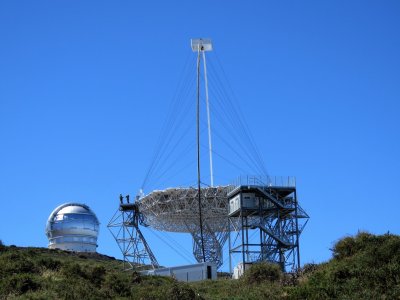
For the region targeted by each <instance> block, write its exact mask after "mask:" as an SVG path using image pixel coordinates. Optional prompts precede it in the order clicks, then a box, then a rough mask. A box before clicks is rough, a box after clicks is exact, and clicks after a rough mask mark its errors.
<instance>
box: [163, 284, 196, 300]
mask: <svg viewBox="0 0 400 300" xmlns="http://www.w3.org/2000/svg"><path fill="white" fill-rule="evenodd" d="M195 298H196V293H195V292H194V290H192V289H191V288H190V287H189V286H188V285H186V284H182V283H178V282H175V283H173V285H172V287H171V289H170V290H169V297H168V299H174V300H192V299H195Z"/></svg>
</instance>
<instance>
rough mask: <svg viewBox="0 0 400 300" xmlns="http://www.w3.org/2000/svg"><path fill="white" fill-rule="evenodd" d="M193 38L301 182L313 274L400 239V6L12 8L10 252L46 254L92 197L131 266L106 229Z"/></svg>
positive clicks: (165, 258)
mask: <svg viewBox="0 0 400 300" xmlns="http://www.w3.org/2000/svg"><path fill="white" fill-rule="evenodd" d="M139 2H140V3H139ZM193 37H210V38H212V39H213V41H214V46H215V49H216V51H217V53H218V57H219V58H220V60H221V63H222V65H223V67H224V70H225V72H226V74H227V77H228V78H229V81H230V83H231V86H232V87H233V89H234V91H235V94H236V95H237V98H238V101H239V102H240V105H241V107H243V109H244V112H245V114H246V119H247V123H248V125H249V128H250V129H251V131H252V134H253V136H254V137H255V138H256V140H257V144H258V147H259V149H260V151H261V153H262V154H263V157H264V160H265V163H266V167H267V169H268V171H269V173H270V174H271V175H294V176H296V177H297V188H298V196H299V200H300V202H301V204H302V206H303V208H304V209H305V210H306V211H307V212H308V213H309V214H310V216H311V219H310V222H309V224H308V226H307V228H306V229H305V231H304V233H303V236H302V240H301V251H302V261H303V263H305V262H312V261H314V262H321V261H324V260H327V259H328V258H329V257H330V255H331V253H330V250H329V249H330V248H331V247H332V243H333V242H334V241H335V240H337V239H339V238H341V237H343V236H345V235H349V234H355V233H357V231H358V230H366V231H369V232H372V233H377V234H381V233H385V232H387V231H390V232H392V233H395V234H400V223H399V221H398V212H399V209H400V204H399V203H400V197H399V192H398V190H397V188H399V187H400V186H399V180H400V176H399V169H400V163H399V153H400V141H399V140H400V139H399V138H400V135H399V130H400V121H399V114H400V104H399V100H400V55H399V53H400V2H398V1H201V2H199V1H2V2H1V3H0V142H1V147H0V201H1V202H0V203H1V207H0V239H1V240H3V242H4V243H5V244H16V245H20V246H39V247H46V246H47V238H46V237H45V234H44V227H45V223H46V220H47V217H48V215H49V214H50V212H51V211H52V209H53V208H55V207H56V206H57V205H59V204H61V203H64V202H69V201H74V202H83V203H86V204H88V205H89V206H90V207H91V208H92V209H93V210H94V211H95V212H96V214H97V215H98V217H99V219H100V221H101V232H100V237H99V248H98V250H99V252H101V253H105V254H108V255H112V256H116V257H121V256H120V254H119V250H118V248H117V246H116V244H115V242H114V240H113V239H112V236H111V235H110V233H109V232H108V230H107V228H106V224H107V222H108V221H109V219H110V218H111V217H112V215H113V213H114V211H115V210H116V209H117V206H118V195H119V193H123V194H127V193H130V194H131V195H134V194H135V193H136V192H137V190H138V189H139V187H140V185H141V183H142V181H143V178H144V176H145V172H146V170H147V168H148V166H149V164H150V162H151V157H152V153H153V149H154V148H155V146H156V139H157V138H158V135H159V134H160V129H161V127H162V124H163V120H164V117H165V115H164V112H165V111H166V110H167V108H168V103H169V101H170V100H171V98H172V96H173V94H174V91H175V88H176V86H177V83H178V81H179V76H180V74H181V70H182V68H183V66H184V64H185V60H186V58H187V56H188V54H189V53H191V49H190V44H189V41H190V38H193ZM146 234H147V236H148V237H149V243H150V244H151V246H152V247H153V250H154V252H155V254H156V255H157V257H158V258H159V260H160V262H161V263H162V264H164V265H174V264H180V263H186V262H185V261H182V259H181V258H180V257H179V256H177V255H174V254H173V253H172V254H171V253H170V252H168V251H169V250H168V249H167V248H166V247H165V245H164V244H163V243H161V242H160V241H159V240H157V239H156V238H155V237H154V236H153V235H152V234H151V233H150V232H146ZM182 240H184V239H182ZM190 247H191V245H190V241H189V245H188V247H187V248H188V249H189V251H190Z"/></svg>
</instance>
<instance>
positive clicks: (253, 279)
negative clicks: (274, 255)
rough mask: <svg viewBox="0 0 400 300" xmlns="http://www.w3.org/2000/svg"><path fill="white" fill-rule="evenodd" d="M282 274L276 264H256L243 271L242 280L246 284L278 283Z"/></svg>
mask: <svg viewBox="0 0 400 300" xmlns="http://www.w3.org/2000/svg"><path fill="white" fill-rule="evenodd" d="M282 277H283V272H282V270H281V268H280V266H279V265H278V264H273V263H265V262H262V263H257V264H254V265H252V266H251V268H249V269H248V270H246V271H245V273H244V275H243V280H244V282H245V283H247V284H260V283H263V282H278V281H280V280H281V279H282Z"/></svg>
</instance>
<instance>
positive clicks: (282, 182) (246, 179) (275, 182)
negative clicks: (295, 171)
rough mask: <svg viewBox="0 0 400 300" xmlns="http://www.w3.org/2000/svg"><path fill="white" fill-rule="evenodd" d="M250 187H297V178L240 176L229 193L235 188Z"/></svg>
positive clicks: (232, 184) (231, 185)
mask: <svg viewBox="0 0 400 300" xmlns="http://www.w3.org/2000/svg"><path fill="white" fill-rule="evenodd" d="M242 185H248V186H273V187H296V177H293V176H250V175H248V176H239V177H238V178H236V179H235V180H234V181H233V182H232V183H231V184H230V187H231V188H230V189H229V192H230V191H232V190H234V189H235V188H237V187H239V186H242Z"/></svg>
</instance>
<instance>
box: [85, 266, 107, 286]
mask: <svg viewBox="0 0 400 300" xmlns="http://www.w3.org/2000/svg"><path fill="white" fill-rule="evenodd" d="M106 273H107V271H106V268H104V267H103V266H101V265H96V266H94V267H93V268H92V269H91V270H90V272H89V280H90V282H91V283H93V284H94V285H96V286H98V287H99V286H101V284H102V282H103V281H104V277H105V275H106Z"/></svg>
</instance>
